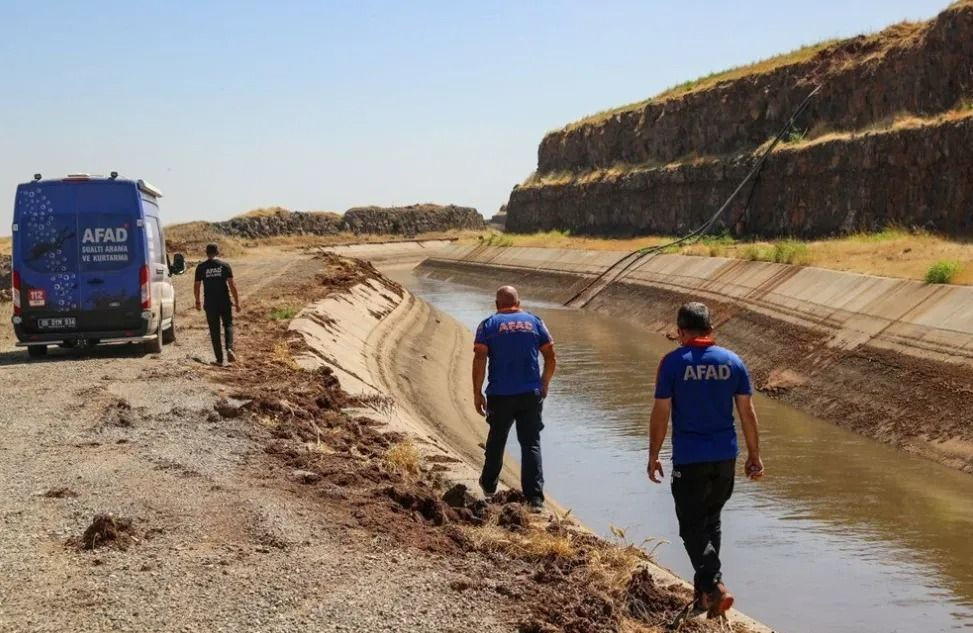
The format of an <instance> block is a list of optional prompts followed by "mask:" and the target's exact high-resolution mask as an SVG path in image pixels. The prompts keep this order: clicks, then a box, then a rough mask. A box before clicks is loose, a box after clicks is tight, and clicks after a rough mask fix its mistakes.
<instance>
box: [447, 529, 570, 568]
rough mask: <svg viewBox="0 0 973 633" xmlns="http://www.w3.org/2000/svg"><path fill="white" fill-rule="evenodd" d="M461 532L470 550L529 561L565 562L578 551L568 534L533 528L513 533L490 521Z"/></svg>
mask: <svg viewBox="0 0 973 633" xmlns="http://www.w3.org/2000/svg"><path fill="white" fill-rule="evenodd" d="M461 529H462V530H463V532H464V534H465V535H466V537H467V538H468V539H469V541H470V543H472V545H473V547H474V549H476V550H477V551H480V552H492V553H500V554H507V555H509V556H514V557H516V558H522V559H526V560H531V561H539V560H551V559H555V560H557V559H569V558H573V557H574V556H575V555H576V554H577V552H578V549H577V546H576V544H575V542H574V537H573V535H571V534H570V533H563V534H556V533H551V532H548V531H547V530H542V529H539V528H536V527H531V528H529V529H527V530H524V531H522V532H513V531H511V530H508V529H506V528H503V527H500V526H499V525H497V524H496V523H494V522H491V523H488V524H486V525H483V526H480V527H467V526H464V527H463V528H461Z"/></svg>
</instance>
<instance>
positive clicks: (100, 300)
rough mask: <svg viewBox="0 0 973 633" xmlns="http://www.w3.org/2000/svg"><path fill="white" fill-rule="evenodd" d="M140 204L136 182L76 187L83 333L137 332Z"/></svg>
mask: <svg viewBox="0 0 973 633" xmlns="http://www.w3.org/2000/svg"><path fill="white" fill-rule="evenodd" d="M141 204H142V199H141V196H140V195H139V192H138V189H137V188H136V186H135V183H133V182H129V181H111V180H97V181H90V182H79V183H77V184H76V186H75V209H76V211H77V218H78V262H79V274H78V285H79V287H80V291H81V312H80V314H79V316H78V327H79V329H81V330H83V331H101V332H104V331H127V332H126V334H127V333H128V332H131V333H132V334H136V333H139V334H141V333H142V332H141V331H140V329H141V327H142V325H143V321H142V298H141V283H140V277H139V275H140V273H141V270H142V267H143V266H144V264H145V255H144V249H145V231H144V229H143V228H142V219H141V218H142V207H141ZM132 334H128V335H132Z"/></svg>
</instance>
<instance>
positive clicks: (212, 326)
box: [205, 304, 233, 363]
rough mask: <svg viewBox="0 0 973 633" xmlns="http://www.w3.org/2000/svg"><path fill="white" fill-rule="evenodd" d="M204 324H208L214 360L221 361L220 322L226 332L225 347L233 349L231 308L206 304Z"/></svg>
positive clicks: (228, 305)
mask: <svg viewBox="0 0 973 633" xmlns="http://www.w3.org/2000/svg"><path fill="white" fill-rule="evenodd" d="M205 309H206V324H207V325H209V338H210V340H211V341H212V342H213V353H214V354H215V355H216V362H218V363H222V362H223V344H222V342H221V341H220V322H221V321H222V324H223V330H224V332H225V334H226V349H233V308H232V306H230V304H227V305H225V306H217V307H210V306H206V308H205Z"/></svg>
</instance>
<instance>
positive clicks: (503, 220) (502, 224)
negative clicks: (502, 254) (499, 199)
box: [487, 204, 507, 231]
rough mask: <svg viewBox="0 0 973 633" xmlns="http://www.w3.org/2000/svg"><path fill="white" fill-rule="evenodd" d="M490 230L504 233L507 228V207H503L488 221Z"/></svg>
mask: <svg viewBox="0 0 973 633" xmlns="http://www.w3.org/2000/svg"><path fill="white" fill-rule="evenodd" d="M487 225H488V226H489V227H490V228H493V229H497V230H500V231H503V230H504V229H506V228H507V205H505V204H504V205H501V206H500V210H499V211H497V212H496V214H495V215H494V216H493V217H492V218H490V219H489V220H488V221H487Z"/></svg>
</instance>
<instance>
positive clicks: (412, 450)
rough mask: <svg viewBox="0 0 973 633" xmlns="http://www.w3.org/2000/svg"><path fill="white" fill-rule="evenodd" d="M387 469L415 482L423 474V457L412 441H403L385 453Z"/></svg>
mask: <svg viewBox="0 0 973 633" xmlns="http://www.w3.org/2000/svg"><path fill="white" fill-rule="evenodd" d="M385 467H386V468H387V469H388V470H390V471H391V472H395V473H399V474H400V475H402V476H403V477H405V478H406V479H413V480H414V479H416V478H418V477H419V476H420V475H421V474H422V455H420V454H419V449H418V448H416V445H415V444H413V443H412V440H403V441H401V442H398V443H396V444H394V445H393V446H392V447H391V448H390V449H389V450H388V452H387V453H385Z"/></svg>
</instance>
